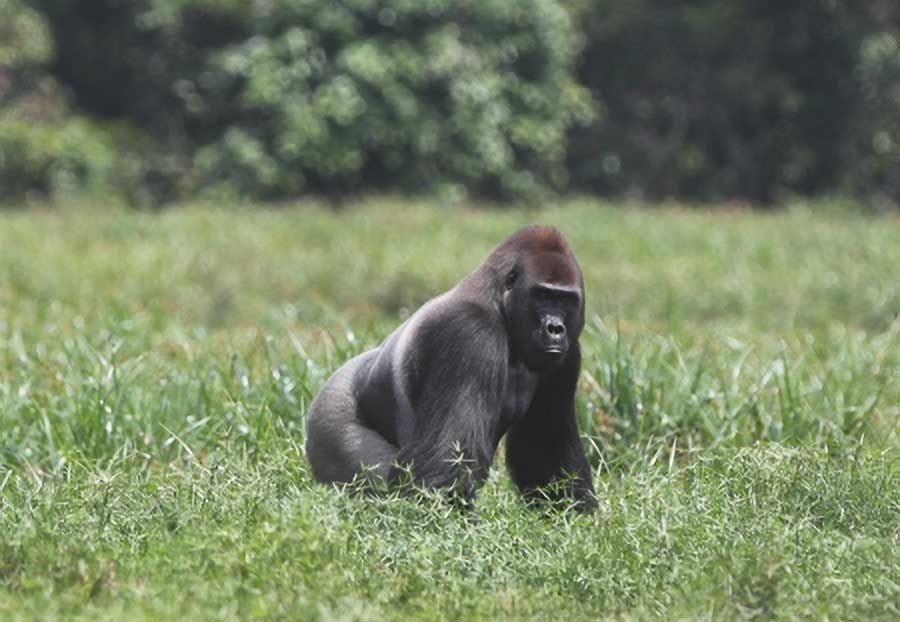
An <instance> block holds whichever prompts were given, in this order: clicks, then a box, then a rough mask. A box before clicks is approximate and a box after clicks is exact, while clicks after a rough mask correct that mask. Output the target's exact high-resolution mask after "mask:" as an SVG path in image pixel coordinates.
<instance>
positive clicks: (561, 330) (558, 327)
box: [544, 317, 566, 341]
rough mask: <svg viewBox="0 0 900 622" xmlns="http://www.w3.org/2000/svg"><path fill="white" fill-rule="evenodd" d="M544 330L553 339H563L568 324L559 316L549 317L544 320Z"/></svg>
mask: <svg viewBox="0 0 900 622" xmlns="http://www.w3.org/2000/svg"><path fill="white" fill-rule="evenodd" d="M544 331H545V332H546V333H547V337H549V338H550V340H551V341H562V339H563V337H565V336H566V325H565V324H563V322H562V320H560V319H559V318H557V317H548V318H546V319H545V320H544Z"/></svg>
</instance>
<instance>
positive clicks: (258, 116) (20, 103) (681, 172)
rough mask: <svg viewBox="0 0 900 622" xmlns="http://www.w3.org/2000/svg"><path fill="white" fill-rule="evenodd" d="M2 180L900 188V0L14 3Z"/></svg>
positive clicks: (462, 187)
mask: <svg viewBox="0 0 900 622" xmlns="http://www.w3.org/2000/svg"><path fill="white" fill-rule="evenodd" d="M0 32H2V35H3V36H2V37H0V41H2V42H0V189H2V191H3V194H4V196H6V197H9V196H13V195H21V194H23V193H26V194H27V193H29V192H39V193H42V194H49V195H57V196H59V195H64V194H66V193H68V192H69V191H70V190H75V189H79V188H87V189H92V188H93V189H96V188H98V187H110V186H113V187H116V188H118V189H119V190H120V191H122V192H124V193H126V194H127V195H128V197H129V198H131V199H132V200H136V201H138V202H154V203H155V202H160V201H166V200H169V199H173V198H180V197H184V196H187V195H191V194H194V193H197V192H213V193H217V194H222V192H225V193H227V194H234V193H237V194H241V195H247V196H254V197H260V198H269V199H273V198H274V199H278V198H290V197H295V196H299V195H302V194H307V193H315V194H324V195H343V194H347V193H351V192H357V191H363V190H391V191H403V192H416V193H420V192H428V193H431V192H439V193H442V194H444V195H449V196H459V195H461V194H463V193H470V194H474V195H478V196H484V197H492V198H510V197H529V198H535V197H541V196H544V194H545V193H546V192H548V191H558V190H575V191H588V192H593V193H599V194H603V195H622V194H624V195H628V196H637V197H650V198H666V197H679V198H686V199H701V200H715V199H723V198H726V199H738V200H750V201H753V202H760V203H768V202H772V201H776V200H779V199H781V198H783V197H785V196H786V195H790V194H796V193H799V194H804V195H814V194H820V193H826V192H835V191H837V192H848V193H853V194H856V195H857V196H861V197H866V198H872V197H875V198H877V199H878V200H879V201H880V202H882V203H893V204H896V202H897V201H898V199H900V173H898V170H900V166H898V165H900V9H898V8H897V6H896V4H895V3H893V2H891V1H890V0H864V1H861V2H850V1H849V0H802V1H801V2H794V3H781V2H774V1H759V2H750V3H748V2H738V1H737V0H728V1H724V2H722V1H715V2H713V1H710V0H692V1H689V2H681V3H671V2H666V1H663V0H638V1H633V0H602V1H600V2H587V1H586V0H564V1H562V2H558V1H556V0H527V1H524V2H514V3H510V2H502V1H499V0H453V1H451V0H428V1H425V2H412V1H410V0H388V1H386V2H375V1H373V0H336V1H334V2H328V3H321V2H313V1H309V0H307V1H301V2H294V1H288V0H271V1H269V2H256V1H251V0H227V1H224V2H213V1H211V0H135V1H133V2H123V1H120V0H95V1H93V2H89V3H85V2H78V1H76V0H34V1H33V2H31V3H27V4H26V3H24V2H22V0H0Z"/></svg>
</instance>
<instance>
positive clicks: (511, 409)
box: [501, 364, 538, 428]
mask: <svg viewBox="0 0 900 622" xmlns="http://www.w3.org/2000/svg"><path fill="white" fill-rule="evenodd" d="M537 386H538V375H537V374H535V373H533V372H531V371H529V370H528V368H527V367H525V366H524V365H521V364H520V365H511V366H510V368H509V373H508V375H507V378H506V392H505V393H504V395H503V410H502V416H501V420H502V425H503V427H504V428H506V427H507V426H510V425H512V424H513V423H515V422H516V421H518V420H519V419H521V418H522V416H523V415H524V414H525V412H526V411H527V410H528V407H529V406H530V405H531V400H532V399H533V398H534V393H535V391H537Z"/></svg>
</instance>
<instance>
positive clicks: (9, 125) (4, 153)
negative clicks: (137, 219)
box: [0, 0, 118, 200]
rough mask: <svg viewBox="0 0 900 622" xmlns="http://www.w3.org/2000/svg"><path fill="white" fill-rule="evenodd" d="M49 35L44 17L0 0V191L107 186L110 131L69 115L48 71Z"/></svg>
mask: <svg viewBox="0 0 900 622" xmlns="http://www.w3.org/2000/svg"><path fill="white" fill-rule="evenodd" d="M53 53H54V48H53V41H52V39H51V37H50V33H49V30H48V28H47V23H46V21H45V20H44V18H43V16H42V15H41V14H40V13H38V12H37V11H35V10H32V9H30V8H28V7H26V6H25V5H24V4H23V3H22V2H19V1H18V0H0V191H2V197H3V199H4V200H7V199H10V198H17V197H19V196H21V195H24V194H27V193H30V192H40V193H42V194H45V195H61V194H68V193H71V192H73V191H78V190H81V189H83V188H85V187H94V188H98V187H101V186H106V185H107V184H108V182H109V181H110V177H111V176H112V171H113V169H114V168H115V167H116V164H117V162H118V158H117V153H116V146H115V144H114V140H113V136H114V133H111V132H110V131H109V128H104V127H99V126H98V125H97V124H96V123H95V122H93V121H91V120H88V119H86V118H84V117H79V116H73V115H72V114H70V111H69V108H68V106H67V103H66V98H65V96H64V94H63V92H62V90H61V89H60V87H59V85H58V83H57V82H56V81H55V80H54V79H53V77H52V76H51V75H50V74H49V72H48V70H47V66H48V64H49V63H50V61H51V60H52V58H53Z"/></svg>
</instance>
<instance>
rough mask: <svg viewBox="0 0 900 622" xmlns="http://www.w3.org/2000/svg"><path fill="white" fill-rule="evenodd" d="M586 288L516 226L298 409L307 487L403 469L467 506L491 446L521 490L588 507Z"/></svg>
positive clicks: (561, 258) (542, 243) (557, 255)
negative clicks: (583, 428) (302, 413)
mask: <svg viewBox="0 0 900 622" xmlns="http://www.w3.org/2000/svg"><path fill="white" fill-rule="evenodd" d="M583 325H584V285H583V281H582V277H581V270H580V268H579V267H578V263H577V262H576V260H575V256H574V254H573V253H572V251H571V249H570V248H569V246H568V244H567V243H566V242H565V240H564V239H563V237H562V235H561V234H560V233H559V232H558V231H556V230H555V229H553V228H550V227H528V228H526V229H523V230H521V231H519V232H517V233H515V234H513V235H512V236H510V237H509V238H507V239H506V240H505V241H504V242H503V243H502V244H500V245H499V246H498V247H497V248H496V249H495V250H494V251H493V252H492V253H491V255H490V256H489V257H488V259H487V260H486V261H485V263H484V264H482V266H481V267H479V268H478V269H477V270H476V271H475V272H473V273H472V274H470V275H469V276H467V277H466V278H465V279H463V280H462V281H461V282H460V283H459V284H458V285H457V286H456V287H454V288H453V289H452V290H450V291H449V292H447V293H445V294H443V295H442V296H439V297H438V298H435V299H433V300H431V301H430V302H428V303H426V304H425V305H424V306H423V307H422V308H421V309H419V310H418V311H417V312H416V313H415V314H413V315H412V316H411V317H410V318H409V319H408V320H407V321H406V322H404V323H403V324H402V325H401V326H400V327H399V328H397V330H395V331H394V332H393V333H392V334H391V335H390V336H388V338H387V339H386V340H385V341H384V343H383V344H382V345H381V346H379V347H378V348H376V349H374V350H370V351H368V352H365V353H363V354H361V355H360V356H358V357H356V358H354V359H352V360H350V361H349V362H347V363H346V364H345V365H344V366H342V367H341V368H340V369H339V370H338V371H337V372H335V374H334V375H333V376H332V377H331V379H330V380H329V381H328V382H327V383H326V385H325V386H324V387H323V389H322V391H321V392H320V393H319V395H318V396H316V399H315V400H314V401H313V404H312V406H311V408H310V413H309V421H308V428H307V444H306V449H307V455H308V457H309V460H310V463H311V465H312V468H313V474H314V475H315V477H316V479H318V480H319V481H323V482H350V481H353V480H354V479H355V478H357V477H358V476H360V474H365V475H366V476H367V477H371V478H376V479H378V480H381V481H384V482H387V483H388V484H390V483H394V482H397V481H399V480H400V479H402V478H403V476H404V473H406V472H409V473H411V474H412V477H413V479H414V481H415V482H416V483H417V484H419V485H422V486H426V487H429V488H440V489H448V490H451V491H453V493H454V494H455V495H457V496H458V497H459V498H462V499H464V500H471V499H473V498H474V495H475V491H476V490H477V488H478V486H479V485H480V484H481V483H482V482H483V481H484V479H485V478H486V477H487V474H488V470H489V468H490V465H491V462H492V460H493V457H494V454H495V453H496V450H497V446H498V444H499V442H500V439H501V438H502V437H503V436H504V435H506V437H507V446H506V460H507V464H508V466H509V471H510V474H511V476H512V478H513V480H514V481H515V483H516V485H517V486H518V487H519V489H520V490H521V491H522V492H523V494H525V495H526V497H528V498H531V499H537V498H554V497H560V496H561V497H566V498H571V499H573V500H574V501H575V502H576V504H577V507H579V508H581V509H592V508H593V507H595V506H596V498H595V496H594V489H593V485H592V483H591V471H590V467H589V465H588V463H587V459H586V457H585V454H584V448H583V447H582V445H581V440H580V438H579V436H578V429H577V427H576V422H575V387H576V384H577V381H578V375H579V372H580V365H581V353H580V349H579V346H578V337H579V335H580V333H581V329H582V327H583Z"/></svg>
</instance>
